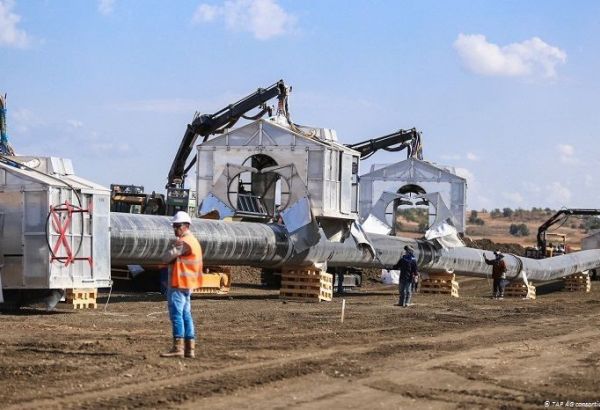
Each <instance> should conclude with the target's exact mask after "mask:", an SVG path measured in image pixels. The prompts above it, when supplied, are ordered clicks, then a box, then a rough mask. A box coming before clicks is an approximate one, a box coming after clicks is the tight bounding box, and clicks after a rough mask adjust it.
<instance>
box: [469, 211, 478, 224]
mask: <svg viewBox="0 0 600 410" xmlns="http://www.w3.org/2000/svg"><path fill="white" fill-rule="evenodd" d="M478 215H479V214H478V213H477V211H476V210H472V211H471V215H469V223H470V224H473V223H475V220H476V219H480V218H478V217H477V216H478Z"/></svg>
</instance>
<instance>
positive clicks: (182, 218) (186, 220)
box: [171, 211, 192, 224]
mask: <svg viewBox="0 0 600 410" xmlns="http://www.w3.org/2000/svg"><path fill="white" fill-rule="evenodd" d="M171 223H172V224H191V223H192V218H190V216H189V215H188V213H187V212H184V211H179V212H177V213H176V214H175V216H174V217H173V219H171Z"/></svg>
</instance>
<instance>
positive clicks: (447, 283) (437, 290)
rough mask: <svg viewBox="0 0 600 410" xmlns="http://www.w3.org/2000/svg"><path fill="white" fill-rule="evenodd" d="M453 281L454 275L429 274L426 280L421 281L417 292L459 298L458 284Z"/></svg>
mask: <svg viewBox="0 0 600 410" xmlns="http://www.w3.org/2000/svg"><path fill="white" fill-rule="evenodd" d="M454 279H455V276H454V274H450V275H448V274H430V275H429V276H428V277H427V278H422V279H421V283H420V285H419V292H421V293H430V294H439V295H450V296H452V297H455V298H457V297H459V294H458V289H459V286H458V282H457V281H456V280H454Z"/></svg>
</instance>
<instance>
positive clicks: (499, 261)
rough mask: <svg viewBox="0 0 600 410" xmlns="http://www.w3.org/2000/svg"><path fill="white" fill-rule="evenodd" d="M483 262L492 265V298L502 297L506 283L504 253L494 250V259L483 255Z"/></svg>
mask: <svg viewBox="0 0 600 410" xmlns="http://www.w3.org/2000/svg"><path fill="white" fill-rule="evenodd" d="M483 259H485V263H487V264H488V265H492V279H493V280H494V290H493V298H494V299H504V286H505V285H506V263H505V262H504V255H502V253H500V252H499V251H494V259H488V258H486V257H485V254H484V255H483Z"/></svg>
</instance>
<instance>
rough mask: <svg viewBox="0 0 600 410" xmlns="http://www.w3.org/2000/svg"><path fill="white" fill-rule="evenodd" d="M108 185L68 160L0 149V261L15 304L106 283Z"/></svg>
mask: <svg viewBox="0 0 600 410" xmlns="http://www.w3.org/2000/svg"><path fill="white" fill-rule="evenodd" d="M109 204H110V192H109V190H108V189H107V188H104V187H102V186H100V185H97V184H95V183H92V182H89V181H86V180H85V179H83V178H80V177H78V176H76V175H74V173H73V166H72V164H71V162H70V161H69V160H66V159H61V158H55V157H14V156H13V157H6V156H1V157H0V249H1V253H0V265H1V266H2V268H1V275H2V287H3V289H4V298H5V299H7V300H9V299H12V300H13V301H15V303H16V304H18V303H21V302H22V301H23V296H24V295H27V297H25V299H40V298H43V297H45V296H47V297H48V300H53V301H54V302H52V303H55V302H56V301H57V300H58V298H56V296H57V295H58V290H62V289H78V288H92V289H95V288H99V287H108V286H110V236H109Z"/></svg>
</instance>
